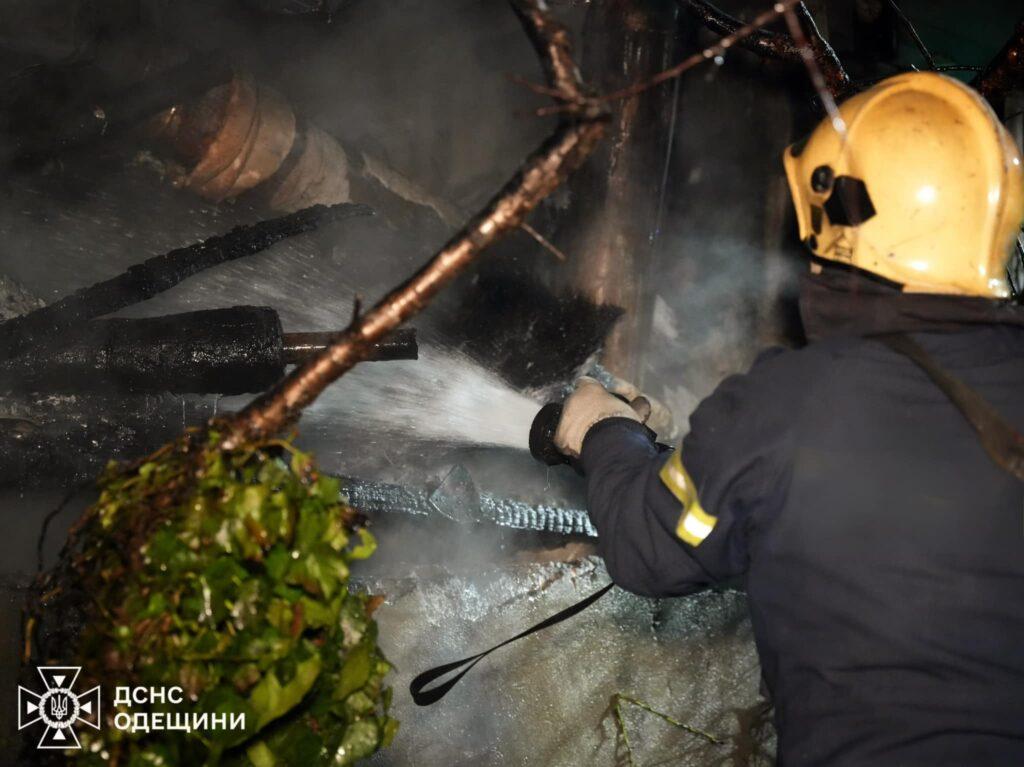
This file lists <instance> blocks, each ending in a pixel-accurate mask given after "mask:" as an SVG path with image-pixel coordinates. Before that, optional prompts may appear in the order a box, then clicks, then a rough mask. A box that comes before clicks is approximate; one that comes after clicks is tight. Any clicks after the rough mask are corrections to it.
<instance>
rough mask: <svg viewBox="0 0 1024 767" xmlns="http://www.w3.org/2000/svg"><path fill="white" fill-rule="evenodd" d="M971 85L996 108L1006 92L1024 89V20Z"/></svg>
mask: <svg viewBox="0 0 1024 767" xmlns="http://www.w3.org/2000/svg"><path fill="white" fill-rule="evenodd" d="M971 85H973V86H974V87H975V88H976V89H977V90H978V91H979V92H980V93H981V95H982V96H984V97H985V98H987V99H988V100H989V101H990V102H992V104H993V105H994V106H996V107H997V108H998V107H999V106H1000V102H1001V101H1002V100H1003V97H1004V96H1005V95H1006V93H1007V92H1008V91H1011V90H1015V89H1024V20H1022V21H1020V22H1019V23H1018V24H1017V29H1016V30H1014V33H1013V36H1012V37H1011V38H1010V40H1009V41H1008V42H1007V43H1006V45H1005V46H1003V49H1002V50H1001V51H999V53H998V54H997V55H996V57H995V58H994V59H992V62H991V63H990V64H989V65H988V66H987V67H985V69H984V71H983V72H982V73H981V74H979V75H978V76H977V77H976V78H974V81H973V82H972V83H971Z"/></svg>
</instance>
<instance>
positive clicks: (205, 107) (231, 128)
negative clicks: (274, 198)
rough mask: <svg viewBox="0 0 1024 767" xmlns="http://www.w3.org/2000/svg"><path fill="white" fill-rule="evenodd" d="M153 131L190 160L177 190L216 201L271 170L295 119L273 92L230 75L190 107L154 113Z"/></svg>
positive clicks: (287, 147)
mask: <svg viewBox="0 0 1024 767" xmlns="http://www.w3.org/2000/svg"><path fill="white" fill-rule="evenodd" d="M153 132H154V135H155V137H156V138H158V139H162V140H163V141H166V142H168V143H169V144H170V145H171V146H172V148H173V150H174V151H175V153H176V154H177V155H178V156H179V157H181V158H182V159H184V160H186V161H189V162H191V168H190V169H189V171H188V173H187V174H186V175H185V176H184V177H183V178H182V179H180V180H179V183H180V184H181V186H183V187H185V188H186V189H189V190H191V191H193V192H195V193H196V194H198V195H200V196H201V197H204V198H205V199H207V200H211V201H213V202H221V201H222V200H226V199H228V198H231V197H237V196H238V195H239V194H241V193H242V192H245V191H248V190H249V189H252V188H253V187H255V186H257V185H258V184H261V183H262V182H264V181H266V180H267V179H268V178H270V177H271V176H273V175H274V173H276V172H277V170H278V169H279V168H280V167H281V164H282V163H283V162H284V159H285V157H287V156H288V153H289V152H290V151H291V148H292V143H293V142H294V141H295V115H294V114H293V113H292V110H291V107H290V106H289V105H288V102H286V101H285V100H284V98H283V97H282V96H281V95H280V94H279V93H277V91H275V90H273V89H272V88H268V87H267V86H265V85H261V84H259V83H257V82H256V81H255V80H253V79H252V78H251V77H249V76H248V75H241V74H236V75H235V77H234V78H233V79H232V80H231V82H230V83H229V84H227V85H223V86H218V87H217V88H214V89H212V90H210V91H209V92H207V93H206V94H205V95H204V96H203V97H202V98H201V99H199V100H198V101H197V102H195V103H194V104H192V105H186V106H177V107H173V108H172V109H170V110H168V111H167V112H165V113H163V114H161V115H158V116H157V117H156V118H155V120H154V121H153Z"/></svg>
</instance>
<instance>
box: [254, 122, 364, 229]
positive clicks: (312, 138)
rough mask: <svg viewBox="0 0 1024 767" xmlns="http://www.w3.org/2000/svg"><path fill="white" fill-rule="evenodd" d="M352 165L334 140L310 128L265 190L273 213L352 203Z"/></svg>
mask: <svg viewBox="0 0 1024 767" xmlns="http://www.w3.org/2000/svg"><path fill="white" fill-rule="evenodd" d="M349 173H350V168H349V162H348V156H347V155H346V154H345V150H344V149H342V148H341V147H340V146H339V145H338V142H337V141H335V140H334V138H333V137H332V136H329V135H328V134H327V133H325V132H324V131H322V130H320V129H319V128H317V127H316V126H315V125H307V126H305V128H304V129H303V130H302V131H301V132H299V133H298V134H297V135H296V139H295V145H293V147H292V151H291V154H290V155H289V156H288V158H287V160H286V161H285V162H284V164H283V166H282V167H281V168H280V169H279V170H278V171H277V173H276V174H275V175H274V176H273V178H271V179H270V180H269V181H268V182H267V184H266V186H265V194H266V199H267V204H268V205H269V206H270V207H271V208H272V209H273V210H284V211H292V210H300V209H302V208H306V207H309V206H310V205H314V204H317V203H324V202H326V201H328V200H330V201H331V202H332V203H334V202H343V201H345V200H350V199H352V198H351V192H350V184H349Z"/></svg>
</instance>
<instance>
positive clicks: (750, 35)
mask: <svg viewBox="0 0 1024 767" xmlns="http://www.w3.org/2000/svg"><path fill="white" fill-rule="evenodd" d="M686 4H687V5H688V6H689V9H690V12H691V13H693V14H694V16H696V17H697V18H698V19H699V20H700V21H701V23H702V24H703V25H704V26H705V27H707V28H708V29H710V30H711V31H712V32H715V33H717V34H720V35H726V36H727V38H728V37H731V36H734V35H736V34H737V33H738V32H740V31H745V32H746V33H745V34H743V35H742V36H741V37H739V38H738V39H737V40H736V42H737V43H738V44H739V45H740V46H742V47H743V48H746V49H747V50H749V51H753V52H754V53H756V54H758V55H759V56H763V57H765V58H771V59H776V60H779V61H786V62H789V63H793V64H799V63H800V62H801V54H800V45H799V43H798V41H796V40H794V38H793V37H792V36H791V35H783V34H780V33H778V32H771V31H769V30H766V29H761V28H760V27H761V26H762V25H764V24H765V23H767V21H771V20H772V19H774V18H775V17H777V16H779V15H780V14H781V13H783V12H785V11H786V10H787V9H789V8H791V7H794V6H795V8H794V13H795V14H796V16H797V18H798V19H799V20H800V23H801V26H802V27H803V30H804V34H805V35H806V37H807V39H808V42H809V44H810V47H811V51H812V53H813V54H814V58H815V61H816V63H817V65H818V68H819V69H820V70H821V73H822V76H823V78H824V80H825V83H826V86H827V87H828V90H829V92H830V93H831V94H832V98H833V99H839V98H842V97H843V96H844V95H845V94H846V93H847V92H848V91H849V89H850V78H849V76H848V75H847V74H846V70H845V69H844V67H843V64H842V62H841V61H840V60H839V56H837V55H836V52H835V50H833V48H832V46H831V45H829V44H828V42H827V41H826V40H825V38H824V37H822V35H821V32H820V31H818V26H817V24H815V23H814V17H813V16H812V15H811V12H810V11H808V10H807V6H806V5H805V4H804V3H802V2H801V3H777V4H776V6H775V9H774V13H771V14H762V15H761V16H759V17H758V18H757V19H755V20H754V21H753V22H751V24H750V25H748V26H753V27H754V29H753V30H747V28H745V27H744V25H743V22H741V21H740V20H738V19H735V18H733V17H732V16H730V15H729V14H727V13H725V12H724V11H722V10H720V9H718V8H717V7H716V6H714V5H712V4H711V3H709V2H706V1H705V0H686ZM780 6H783V7H781V8H780Z"/></svg>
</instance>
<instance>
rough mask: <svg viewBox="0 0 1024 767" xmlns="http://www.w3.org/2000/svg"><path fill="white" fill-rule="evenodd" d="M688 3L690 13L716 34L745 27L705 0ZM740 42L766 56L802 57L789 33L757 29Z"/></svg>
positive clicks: (727, 32) (792, 58)
mask: <svg viewBox="0 0 1024 767" xmlns="http://www.w3.org/2000/svg"><path fill="white" fill-rule="evenodd" d="M686 4H687V5H688V6H689V10H690V13H691V14H692V15H693V16H695V17H696V18H697V19H698V20H699V21H700V22H701V24H703V25H704V26H705V27H707V28H708V29H709V30H711V31H712V32H714V33H715V34H716V35H721V36H722V37H728V36H730V35H734V34H736V32H737V31H738V30H740V29H743V27H744V24H743V22H742V21H740V20H739V19H737V18H734V17H733V16H730V15H729V14H728V13H726V12H725V11H722V10H720V9H718V8H716V7H715V6H714V5H712V4H711V3H708V2H705V0H687V2H686ZM758 27H760V25H758ZM739 44H740V47H741V48H745V49H746V50H748V51H753V52H754V53H756V54H757V55H759V56H763V57H764V58H769V59H777V60H779V61H788V62H794V61H799V59H800V51H798V50H797V47H796V44H795V43H794V42H793V40H792V39H790V37H789V36H788V35H784V34H781V33H779V32H771V31H769V30H767V29H760V28H758V29H755V30H754V31H753V32H751V33H750V34H749V35H747V36H746V37H744V38H743V39H742V40H741V41H740V43H739Z"/></svg>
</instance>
